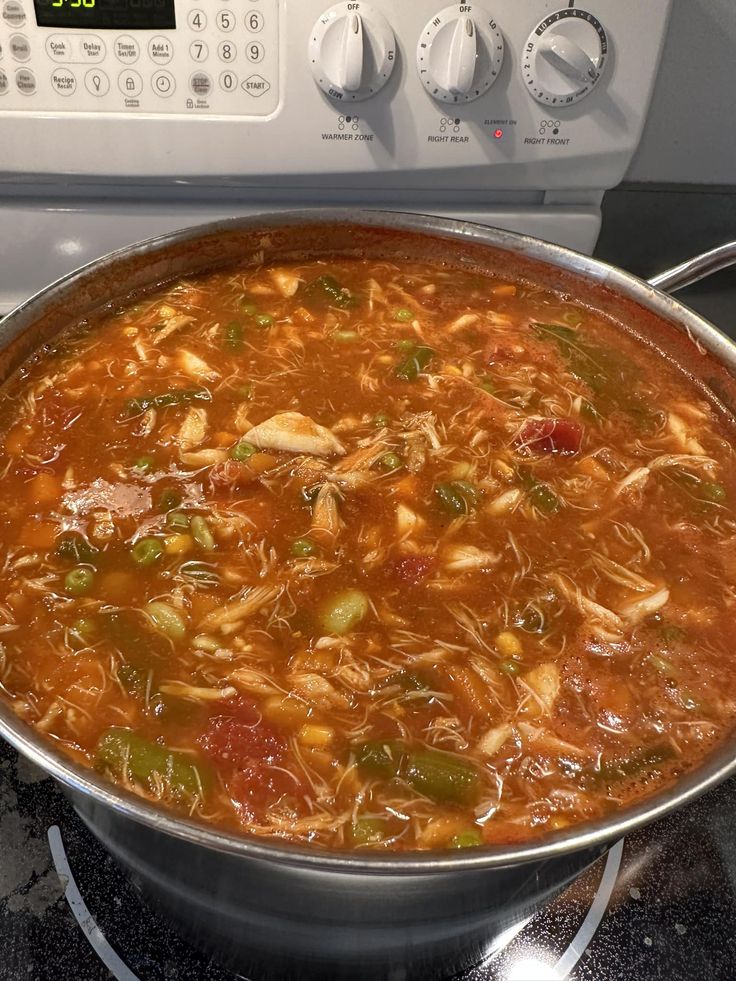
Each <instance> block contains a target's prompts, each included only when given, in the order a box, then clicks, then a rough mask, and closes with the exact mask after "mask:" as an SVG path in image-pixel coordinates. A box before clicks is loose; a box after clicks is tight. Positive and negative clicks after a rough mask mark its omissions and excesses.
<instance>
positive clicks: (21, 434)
mask: <svg viewBox="0 0 736 981" xmlns="http://www.w3.org/2000/svg"><path fill="white" fill-rule="evenodd" d="M31 436H33V429H32V428H31V427H30V426H23V425H18V426H13V428H12V429H11V430H10V431H9V432H8V435H7V436H6V437H5V452H6V453H9V454H10V455H11V456H18V455H19V454H21V453H22V452H23V450H24V449H25V448H26V446H27V445H28V442H29V440H30V439H31Z"/></svg>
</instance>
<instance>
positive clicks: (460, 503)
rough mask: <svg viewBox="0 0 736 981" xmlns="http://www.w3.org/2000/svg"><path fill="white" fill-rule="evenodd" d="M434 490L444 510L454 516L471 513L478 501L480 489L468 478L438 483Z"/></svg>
mask: <svg viewBox="0 0 736 981" xmlns="http://www.w3.org/2000/svg"><path fill="white" fill-rule="evenodd" d="M434 492H435V494H436V495H437V498H438V500H439V503H440V507H441V508H442V510H443V511H446V512H447V514H451V515H452V516H453V517H457V516H458V515H462V514H470V512H471V511H472V510H473V508H474V507H476V505H477V503H478V491H477V490H476V488H475V487H473V485H472V484H470V483H468V481H467V480H452V481H449V482H448V483H443V484H436V485H435V488H434Z"/></svg>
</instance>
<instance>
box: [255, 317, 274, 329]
mask: <svg viewBox="0 0 736 981" xmlns="http://www.w3.org/2000/svg"><path fill="white" fill-rule="evenodd" d="M253 322H254V323H255V325H256V327H261V328H262V329H263V330H265V329H266V328H267V327H273V324H274V320H273V317H272V316H271V314H270V313H257V314H255V316H254V317H253Z"/></svg>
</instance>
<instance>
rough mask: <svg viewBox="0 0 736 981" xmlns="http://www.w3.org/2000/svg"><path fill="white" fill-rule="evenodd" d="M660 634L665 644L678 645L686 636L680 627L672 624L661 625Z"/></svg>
mask: <svg viewBox="0 0 736 981" xmlns="http://www.w3.org/2000/svg"><path fill="white" fill-rule="evenodd" d="M661 633H662V640H663V641H664V642H665V643H666V644H679V643H680V642H681V641H683V640H684V639H685V637H686V636H687V635H686V633H685V631H684V630H683V629H682V627H678V626H677V624H674V623H666V624H663V626H662V631H661Z"/></svg>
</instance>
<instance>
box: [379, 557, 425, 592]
mask: <svg viewBox="0 0 736 981" xmlns="http://www.w3.org/2000/svg"><path fill="white" fill-rule="evenodd" d="M434 566H435V559H434V556H432V555H407V556H406V558H403V559H397V560H396V562H394V563H392V565H391V566H390V567H389V574H390V575H394V576H396V577H397V578H399V579H401V581H402V582H407V583H413V584H414V585H416V584H417V583H420V582H421V581H422V580H423V579H425V578H426V577H427V576H428V575H429V574H430V572H431V571H432V569H434Z"/></svg>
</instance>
